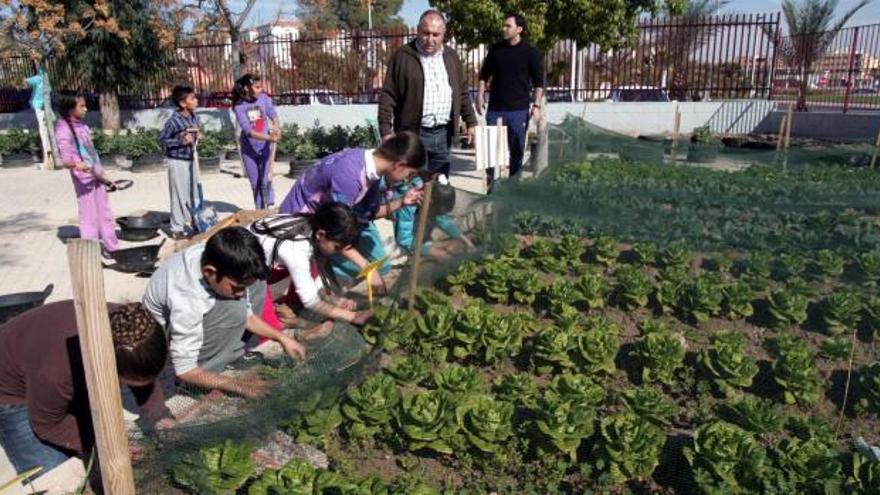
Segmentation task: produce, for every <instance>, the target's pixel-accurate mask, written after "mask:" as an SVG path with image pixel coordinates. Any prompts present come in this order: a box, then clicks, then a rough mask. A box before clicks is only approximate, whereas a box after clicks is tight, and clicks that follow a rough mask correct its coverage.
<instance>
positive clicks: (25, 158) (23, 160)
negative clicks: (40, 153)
mask: <svg viewBox="0 0 880 495" xmlns="http://www.w3.org/2000/svg"><path fill="white" fill-rule="evenodd" d="M37 163H40V159H39V158H38V157H37V155H34V154H32V153H12V154H9V155H3V158H2V160H0V164H2V165H3V168H22V167H33V166H35V165H36V164H37Z"/></svg>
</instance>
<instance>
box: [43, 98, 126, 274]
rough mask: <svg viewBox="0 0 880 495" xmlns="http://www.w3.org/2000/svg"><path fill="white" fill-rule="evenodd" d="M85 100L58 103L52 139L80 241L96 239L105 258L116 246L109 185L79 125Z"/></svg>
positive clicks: (82, 125)
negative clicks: (70, 190) (69, 186)
mask: <svg viewBox="0 0 880 495" xmlns="http://www.w3.org/2000/svg"><path fill="white" fill-rule="evenodd" d="M86 111H87V110H86V100H85V98H83V97H82V96H80V95H74V94H64V95H61V98H60V99H59V102H58V113H59V114H60V116H61V118H60V119H58V120H57V121H56V122H55V140H56V141H57V142H58V154H59V155H61V161H62V163H64V167H65V168H67V169H69V170H70V177H71V178H72V179H73V187H74V189H75V190H76V203H77V206H78V208H79V235H80V237H81V238H82V239H96V240H97V239H100V241H101V247H102V252H103V254H104V256H105V257H109V256H110V253H112V252H113V251H115V250H116V248H117V247H118V246H119V240H118V239H117V237H116V224H115V222H114V220H113V212H112V211H110V198H109V197H108V196H107V191H108V188H109V189H112V188H113V187H114V186H113V183H112V182H110V181H109V180H108V179H107V178H106V177H105V176H104V169H103V167H102V166H101V159H100V158H99V157H98V153H97V152H96V151H95V145H94V144H93V143H92V133H91V132H90V131H89V128H88V126H87V125H86V124H85V122H83V119H84V118H85V116H86Z"/></svg>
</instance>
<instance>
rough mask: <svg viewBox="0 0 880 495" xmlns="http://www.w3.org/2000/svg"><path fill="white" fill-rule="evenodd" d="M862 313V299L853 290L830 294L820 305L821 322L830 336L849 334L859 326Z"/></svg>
mask: <svg viewBox="0 0 880 495" xmlns="http://www.w3.org/2000/svg"><path fill="white" fill-rule="evenodd" d="M861 312H862V299H861V296H860V294H859V293H858V292H856V291H854V290H853V289H842V290H838V291H835V292H833V293H831V294H830V295H829V296H828V297H827V298H825V301H824V302H823V304H822V320H823V322H824V323H825V330H826V331H827V332H828V333H829V334H831V335H840V334H842V333H844V332H851V331H852V330H853V329H854V328H856V327H857V326H858V324H859V319H860V317H861Z"/></svg>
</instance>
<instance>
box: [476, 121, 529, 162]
mask: <svg viewBox="0 0 880 495" xmlns="http://www.w3.org/2000/svg"><path fill="white" fill-rule="evenodd" d="M499 118H500V119H501V122H502V123H503V124H504V125H506V126H507V149H508V150H509V151H510V176H511V177H513V176H514V175H516V174H518V173H519V171H520V169H522V161H523V150H524V149H525V145H526V129H528V127H529V111H528V109H526V110H511V111H501V110H489V111H488V112H486V125H495V123H496V122H498V119H499ZM491 172H493V173H494V170H492V171H491Z"/></svg>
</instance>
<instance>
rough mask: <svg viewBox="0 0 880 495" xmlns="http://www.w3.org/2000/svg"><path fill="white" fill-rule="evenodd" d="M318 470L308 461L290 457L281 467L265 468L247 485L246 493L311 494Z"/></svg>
mask: <svg viewBox="0 0 880 495" xmlns="http://www.w3.org/2000/svg"><path fill="white" fill-rule="evenodd" d="M317 474H318V470H317V469H315V468H314V467H313V466H312V465H311V464H309V463H308V461H305V460H303V459H292V460H290V461H289V462H288V463H287V464H285V465H284V466H283V467H282V468H281V469H271V468H270V469H266V470H265V471H263V474H262V475H261V476H260V477H259V478H258V479H257V480H256V481H254V483H253V484H251V486H250V487H248V492H247V493H248V495H275V494H281V493H284V494H291V495H311V494H312V493H314V484H315V476H316V475H317Z"/></svg>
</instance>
